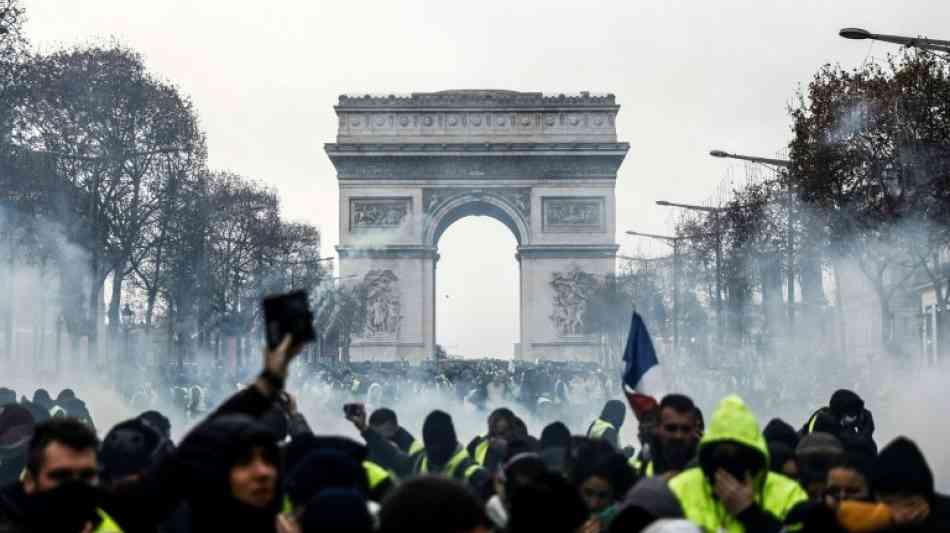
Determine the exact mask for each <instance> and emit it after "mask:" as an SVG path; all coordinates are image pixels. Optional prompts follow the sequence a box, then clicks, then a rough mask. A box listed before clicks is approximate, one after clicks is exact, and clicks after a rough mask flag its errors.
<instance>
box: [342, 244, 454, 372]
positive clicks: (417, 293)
mask: <svg viewBox="0 0 950 533" xmlns="http://www.w3.org/2000/svg"><path fill="white" fill-rule="evenodd" d="M337 251H338V252H339V254H340V274H341V277H342V278H343V283H354V282H363V283H365V284H366V286H367V298H366V307H367V324H366V328H365V330H364V331H363V332H362V333H361V334H359V335H355V336H354V337H353V340H352V344H351V345H350V357H351V358H352V360H354V361H366V360H376V361H398V360H410V361H413V360H415V361H418V360H422V359H426V358H428V357H430V356H431V355H432V353H433V350H434V345H433V338H434V333H433V332H434V330H433V328H434V313H433V303H434V302H433V299H432V294H433V285H434V283H435V271H434V260H435V259H434V258H435V251H434V250H433V249H432V248H427V247H423V246H386V247H382V248H375V249H362V248H351V247H343V246H340V247H337Z"/></svg>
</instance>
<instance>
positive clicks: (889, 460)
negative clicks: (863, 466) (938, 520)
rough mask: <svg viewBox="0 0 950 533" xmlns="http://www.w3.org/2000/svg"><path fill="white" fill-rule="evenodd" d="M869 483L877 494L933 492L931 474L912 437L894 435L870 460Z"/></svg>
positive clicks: (928, 495)
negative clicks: (872, 466)
mask: <svg viewBox="0 0 950 533" xmlns="http://www.w3.org/2000/svg"><path fill="white" fill-rule="evenodd" d="M873 487H874V491H875V492H876V493H878V494H914V495H920V496H924V497H925V498H927V499H928V500H931V499H933V495H934V476H933V472H931V470H930V466H928V465H927V460H926V459H924V454H922V453H921V452H920V448H918V447H917V445H916V444H914V441H912V440H910V439H908V438H907V437H897V438H896V439H894V440H893V441H892V442H891V443H890V444H888V445H887V446H885V447H884V449H883V450H881V454H880V455H879V456H878V457H877V461H875V463H874V471H873Z"/></svg>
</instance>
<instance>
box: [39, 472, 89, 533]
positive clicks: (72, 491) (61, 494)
mask: <svg viewBox="0 0 950 533" xmlns="http://www.w3.org/2000/svg"><path fill="white" fill-rule="evenodd" d="M97 503H98V497H97V492H96V488H95V487H93V486H92V485H90V484H89V483H84V482H82V481H68V482H66V483H63V484H61V485H60V486H58V487H56V488H55V489H52V490H47V491H43V492H37V493H35V494H30V495H29V496H28V497H27V499H26V504H25V506H24V510H25V513H24V514H25V515H26V521H27V523H28V524H29V526H30V529H31V530H35V531H56V532H62V533H73V532H76V533H78V532H80V531H82V530H83V528H84V527H85V525H86V523H88V522H93V521H95V520H96V507H97Z"/></svg>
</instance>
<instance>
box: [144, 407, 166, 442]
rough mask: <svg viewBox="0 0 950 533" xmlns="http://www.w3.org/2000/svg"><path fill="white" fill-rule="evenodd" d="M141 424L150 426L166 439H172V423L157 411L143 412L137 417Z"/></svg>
mask: <svg viewBox="0 0 950 533" xmlns="http://www.w3.org/2000/svg"><path fill="white" fill-rule="evenodd" d="M139 419H141V420H142V422H144V423H146V424H148V425H150V426H152V427H153V428H155V430H157V431H158V432H159V433H161V434H162V435H163V436H164V437H165V438H166V439H171V438H172V423H171V422H170V421H169V420H168V417H166V416H165V415H163V414H162V413H159V412H158V411H145V412H144V413H142V414H140V415H139Z"/></svg>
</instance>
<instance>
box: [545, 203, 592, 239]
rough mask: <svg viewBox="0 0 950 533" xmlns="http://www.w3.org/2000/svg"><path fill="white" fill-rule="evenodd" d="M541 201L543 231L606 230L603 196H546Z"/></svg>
mask: <svg viewBox="0 0 950 533" xmlns="http://www.w3.org/2000/svg"><path fill="white" fill-rule="evenodd" d="M541 202H542V209H541V211H542V214H543V220H542V227H543V231H545V232H548V233H576V232H583V233H601V232H604V231H607V220H606V216H607V215H606V202H605V199H604V198H603V197H546V198H542V200H541Z"/></svg>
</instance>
